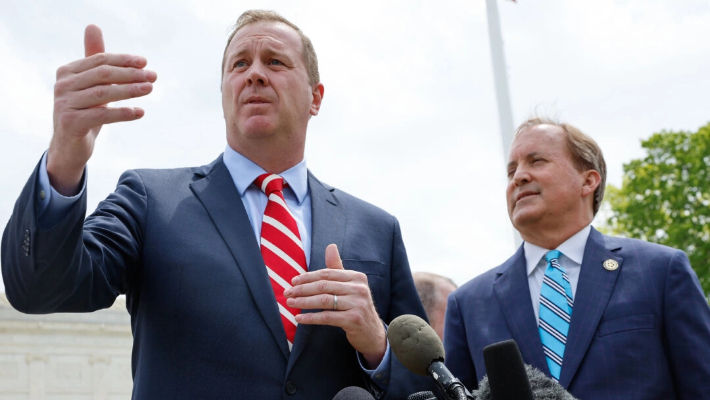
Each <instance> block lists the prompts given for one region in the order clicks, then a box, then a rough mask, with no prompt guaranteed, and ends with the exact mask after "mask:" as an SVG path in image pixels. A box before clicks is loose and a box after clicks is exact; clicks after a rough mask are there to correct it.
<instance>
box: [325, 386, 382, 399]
mask: <svg viewBox="0 0 710 400" xmlns="http://www.w3.org/2000/svg"><path fill="white" fill-rule="evenodd" d="M333 400H375V398H374V397H372V395H371V394H370V392H368V391H367V390H365V389H363V388H361V387H358V386H348V387H346V388H345V389H343V390H341V391H339V392H338V393H336V394H335V397H333Z"/></svg>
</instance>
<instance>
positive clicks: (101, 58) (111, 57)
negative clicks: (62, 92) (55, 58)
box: [57, 53, 148, 78]
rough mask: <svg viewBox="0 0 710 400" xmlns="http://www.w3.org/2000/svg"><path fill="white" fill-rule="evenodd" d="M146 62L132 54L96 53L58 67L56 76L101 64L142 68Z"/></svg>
mask: <svg viewBox="0 0 710 400" xmlns="http://www.w3.org/2000/svg"><path fill="white" fill-rule="evenodd" d="M147 64H148V60H146V59H145V58H144V57H141V56H134V55H132V54H111V53H98V54H94V55H93V56H91V57H86V58H82V59H80V60H76V61H72V62H70V63H69V64H67V65H64V66H62V67H59V69H58V70H57V78H61V77H62V76H65V75H70V74H78V73H80V72H84V71H88V70H90V69H93V68H96V67H99V66H101V65H111V66H114V67H126V68H139V69H140V68H144V67H145V66H146V65H147Z"/></svg>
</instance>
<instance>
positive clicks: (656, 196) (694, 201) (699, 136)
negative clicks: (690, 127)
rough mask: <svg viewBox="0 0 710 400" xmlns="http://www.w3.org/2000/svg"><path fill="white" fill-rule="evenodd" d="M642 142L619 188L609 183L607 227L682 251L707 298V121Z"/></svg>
mask: <svg viewBox="0 0 710 400" xmlns="http://www.w3.org/2000/svg"><path fill="white" fill-rule="evenodd" d="M641 146H642V147H643V148H645V149H646V151H647V156H646V158H644V159H640V160H633V161H631V162H630V163H628V164H625V165H624V179H623V184H622V186H621V188H616V187H614V186H612V185H609V186H608V187H607V195H606V199H607V201H608V202H609V204H610V205H611V210H612V214H611V217H610V218H609V219H608V221H607V223H608V229H609V230H610V231H611V232H612V233H614V234H618V235H623V236H628V237H635V238H639V239H643V240H647V241H649V242H655V243H660V244H664V245H666V246H671V247H675V248H677V249H681V250H684V251H685V252H686V253H687V254H688V257H689V258H690V264H691V265H692V266H693V269H694V270H695V272H696V273H697V274H698V277H699V278H700V284H701V285H702V287H703V290H704V291H705V293H706V296H708V298H709V299H710V124H708V125H706V126H704V127H701V128H700V129H699V130H698V132H694V133H691V132H666V131H662V132H660V133H656V134H654V135H653V136H651V137H650V138H648V139H647V140H643V141H642V142H641Z"/></svg>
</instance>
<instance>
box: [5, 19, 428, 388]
mask: <svg viewBox="0 0 710 400" xmlns="http://www.w3.org/2000/svg"><path fill="white" fill-rule="evenodd" d="M85 48H86V58H84V59H81V60H78V61H75V62H73V63H70V64H68V65H66V66H63V67H61V68H60V69H59V70H58V71H57V83H56V85H55V107H54V136H53V138H52V141H51V144H50V147H49V150H48V151H47V153H46V154H45V155H44V156H43V157H42V160H41V161H40V163H39V165H38V167H37V169H36V170H35V172H34V173H33V175H32V176H31V177H30V179H29V181H28V182H27V185H26V186H25V188H24V190H23V192H22V194H21V196H20V198H19V200H18V202H17V204H16V207H15V209H14V212H13V215H12V218H11V220H10V221H9V223H8V225H7V228H6V230H5V232H4V234H3V240H2V272H3V278H4V282H5V286H6V290H7V297H8V300H9V301H10V302H11V303H12V305H13V306H14V307H15V308H17V309H18V310H20V311H22V312H27V313H51V312H80V311H93V310H97V309H101V308H106V307H109V306H110V305H111V304H112V303H113V302H114V300H115V298H116V296H118V295H119V294H125V295H126V305H127V308H128V311H129V313H130V314H131V323H132V330H133V336H134V348H133V365H132V367H133V378H134V389H133V398H134V399H220V398H225V399H227V398H229V399H233V398H253V399H256V398H261V399H276V398H284V399H286V398H288V399H331V398H332V397H333V396H334V395H335V394H336V392H337V391H339V390H340V389H342V388H343V387H346V386H363V387H367V388H369V389H370V390H371V392H372V393H373V394H375V395H376V397H378V398H382V397H388V398H403V397H406V395H407V394H409V393H411V392H414V391H416V390H418V389H419V388H417V384H413V382H414V379H416V378H414V377H413V376H412V375H411V374H409V373H408V372H407V371H405V370H404V368H403V367H402V366H401V364H399V363H398V361H397V360H396V359H395V358H394V357H393V356H392V355H390V353H389V351H388V350H387V348H388V344H387V340H386V336H385V325H384V323H388V322H389V321H391V320H392V319H393V318H395V317H397V316H398V315H401V314H417V315H419V316H422V317H424V310H423V308H422V305H421V302H420V301H419V299H418V297H417V293H416V290H415V287H414V284H413V281H412V278H411V273H410V270H409V265H408V263H407V257H406V253H405V249H404V244H403V242H402V236H401V233H400V230H399V224H398V223H397V220H396V219H395V218H394V217H392V216H391V215H389V214H387V213H385V212H384V211H382V210H380V209H378V208H376V207H374V206H372V205H370V204H367V203H365V202H363V201H361V200H358V199H356V198H355V197H352V196H350V195H348V194H346V193H343V192H341V191H339V190H337V189H335V188H333V187H331V186H328V185H326V184H323V183H321V182H320V181H318V180H317V179H316V178H315V177H314V176H313V175H312V174H311V173H310V172H309V171H308V170H307V169H306V166H305V161H304V148H305V139H306V129H307V125H308V121H309V119H310V118H311V117H312V116H315V115H317V114H318V111H319V109H320V105H321V101H322V99H323V93H324V89H323V85H322V84H321V83H320V79H319V76H318V65H317V60H316V54H315V51H314V50H313V45H312V44H311V41H310V40H309V39H308V38H307V37H306V36H305V35H304V34H303V33H302V32H301V30H300V29H298V27H296V26H295V25H293V24H292V23H291V22H289V21H287V20H285V19H284V18H283V17H281V16H280V15H278V14H276V13H273V12H265V11H248V12H245V13H244V14H243V15H242V16H241V17H240V18H239V20H238V21H237V25H236V27H235V30H234V33H233V34H232V36H231V37H230V38H229V40H228V42H227V46H226V48H225V53H224V60H223V65H222V70H223V75H222V104H223V110H224V118H225V122H226V136H227V144H228V145H227V147H226V149H225V153H224V154H223V155H221V156H220V157H219V158H218V159H217V160H215V161H214V162H212V163H211V164H209V165H205V166H202V167H197V168H182V169H174V170H136V171H128V172H126V173H124V174H123V176H122V177H121V179H120V181H119V184H118V187H117V189H116V191H115V192H114V193H113V194H111V195H110V196H109V197H108V198H107V199H106V200H105V201H103V202H102V203H101V204H100V205H99V206H98V208H97V210H96V211H95V212H94V213H93V214H92V215H91V216H90V217H88V218H87V219H86V221H84V216H85V212H86V190H85V181H86V176H85V174H86V169H85V165H86V163H87V161H88V160H89V158H90V156H91V154H92V152H93V149H94V143H95V140H96V137H97V135H98V133H99V130H100V129H101V126H102V125H103V124H107V123H113V122H120V121H131V120H135V119H139V118H141V117H142V116H143V114H144V111H143V110H142V109H139V108H130V107H120V108H111V107H107V103H110V102H113V101H118V100H125V99H130V98H132V97H137V96H144V95H146V94H148V93H150V92H151V90H152V85H153V83H154V82H155V81H156V79H157V75H156V73H155V72H153V71H148V70H145V69H144V67H145V65H146V60H145V59H144V58H142V57H136V56H131V55H121V54H108V53H105V52H104V46H103V39H102V36H101V31H100V30H99V28H98V27H96V26H89V27H87V30H86V34H85ZM264 173H268V174H278V175H280V176H281V177H282V178H283V179H284V181H285V182H286V184H287V186H286V187H285V188H284V189H283V195H282V202H283V203H284V204H281V203H279V204H281V205H280V206H283V207H284V209H286V210H287V211H288V214H291V217H290V218H291V219H290V221H291V222H294V225H293V226H296V225H297V230H298V232H294V231H293V230H290V231H289V232H288V233H287V235H288V237H289V238H295V237H297V240H296V239H294V240H293V243H297V244H298V247H302V250H300V251H301V253H300V254H301V255H302V256H304V262H305V263H306V265H307V267H308V268H307V271H306V272H305V273H303V274H302V275H300V276H297V277H295V278H293V279H292V280H291V281H290V282H288V281H285V280H283V279H282V278H280V276H279V277H275V276H274V275H273V274H272V272H273V271H272V270H271V269H269V270H268V271H267V268H266V267H265V263H264V258H263V257H262V251H264V250H263V246H266V245H265V244H264V243H265V242H264V241H263V240H262V241H261V244H262V249H260V234H261V233H262V230H261V227H262V219H263V220H264V223H266V220H267V218H265V217H264V212H265V207H266V205H267V202H269V203H270V202H272V201H276V203H278V198H277V199H276V200H274V199H271V198H269V199H268V200H267V196H266V195H265V194H264V193H263V192H262V190H261V189H260V188H259V187H257V185H255V184H254V182H255V180H256V179H257V178H258V177H259V176H260V175H262V174H264ZM277 197H278V196H277ZM277 206H278V204H277ZM270 221H271V222H269V223H270V224H271V225H270V226H271V228H270V229H279V230H280V231H281V232H285V231H284V230H283V229H290V228H288V227H286V228H284V225H283V224H281V225H280V222H279V221H276V222H274V221H275V220H274V219H273V218H271V219H270ZM293 243H292V245H293ZM277 247H278V246H277ZM338 250H339V251H338ZM270 251H272V253H273V254H277V255H278V256H279V257H280V258H281V259H282V260H284V261H286V262H291V261H293V260H292V259H291V258H290V257H288V254H286V253H283V254H286V255H285V256H284V255H283V254H282V253H280V251H281V250H280V249H278V248H277V249H276V250H270ZM264 257H266V256H264ZM274 282H276V283H274ZM275 284H278V285H280V287H279V288H278V289H277V287H276V286H274V285H275ZM279 292H281V293H279ZM280 295H282V297H281V300H279V301H284V302H286V303H287V304H285V305H284V304H281V303H279V302H277V299H276V298H275V296H280ZM284 309H287V310H288V309H291V310H294V309H295V310H298V309H300V310H302V312H301V313H296V315H295V316H294V315H292V314H291V313H285V312H284V311H283V310H284ZM287 322H291V323H293V324H294V325H296V326H297V329H296V331H295V337H294V338H293V342H291V340H289V339H288V337H289V336H288V333H286V332H285V325H286V323H287ZM383 322H384V323H383ZM292 333H293V332H292ZM423 382H425V383H428V382H426V381H423Z"/></svg>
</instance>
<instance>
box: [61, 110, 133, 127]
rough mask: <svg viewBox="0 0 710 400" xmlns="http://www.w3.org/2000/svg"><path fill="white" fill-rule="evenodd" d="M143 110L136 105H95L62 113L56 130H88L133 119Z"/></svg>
mask: <svg viewBox="0 0 710 400" xmlns="http://www.w3.org/2000/svg"><path fill="white" fill-rule="evenodd" d="M144 114H145V111H144V110H143V109H142V108H138V107H133V108H131V107H120V108H111V107H95V108H89V109H85V110H78V111H73V112H65V113H63V114H62V115H61V116H60V117H59V118H58V121H57V125H58V126H57V129H58V130H67V131H78V132H81V131H88V130H89V129H91V128H93V127H95V126H99V125H103V124H112V123H114V122H122V121H134V120H136V119H139V118H141V117H143V115H144Z"/></svg>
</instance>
